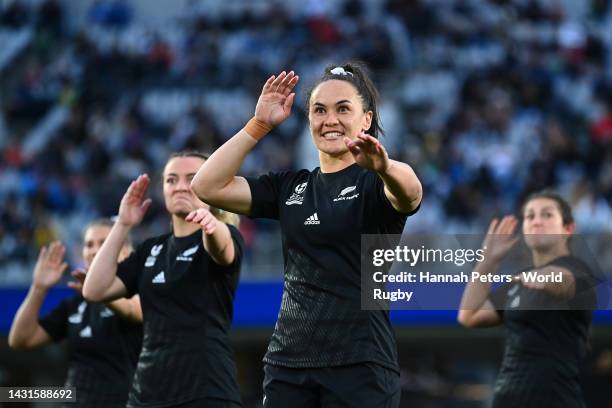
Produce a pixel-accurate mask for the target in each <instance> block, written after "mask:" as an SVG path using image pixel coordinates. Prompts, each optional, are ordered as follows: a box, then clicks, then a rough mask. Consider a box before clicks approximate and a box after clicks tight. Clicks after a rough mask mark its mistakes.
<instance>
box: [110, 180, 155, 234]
mask: <svg viewBox="0 0 612 408" xmlns="http://www.w3.org/2000/svg"><path fill="white" fill-rule="evenodd" d="M149 183H150V180H149V176H148V175H146V174H141V175H140V176H138V178H137V179H136V180H134V181H132V183H131V184H130V186H129V187H128V189H127V191H126V192H125V194H124V195H123V198H122V199H121V204H120V205H119V216H118V218H117V222H119V223H121V224H123V225H125V226H127V227H133V226H134V225H137V224H140V222H141V221H142V218H143V217H144V215H145V213H146V212H147V210H148V209H149V206H150V205H151V199H150V198H147V199H145V194H146V193H147V189H148V188H149Z"/></svg>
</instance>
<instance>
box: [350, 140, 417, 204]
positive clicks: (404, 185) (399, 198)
mask: <svg viewBox="0 0 612 408" xmlns="http://www.w3.org/2000/svg"><path fill="white" fill-rule="evenodd" d="M344 143H345V144H346V146H347V147H348V149H349V151H350V152H351V154H352V155H353V157H354V158H355V162H357V164H359V165H360V166H362V167H365V168H367V169H370V170H373V171H375V172H376V173H378V175H379V176H380V178H381V179H382V180H383V182H384V183H385V195H386V196H387V199H389V202H391V205H392V206H393V208H395V209H396V210H397V211H399V212H402V213H409V212H411V211H413V210H415V209H416V208H417V207H418V205H419V204H420V203H421V198H422V196H423V188H422V186H421V182H420V181H419V179H418V177H417V176H416V174H415V173H414V170H412V167H410V166H409V165H407V164H406V163H402V162H399V161H396V160H391V159H390V158H389V155H388V154H387V151H386V149H385V148H384V146H383V145H382V144H381V143H380V142H379V141H378V139H376V138H375V137H372V136H370V135H368V134H366V133H364V132H362V133H361V134H360V135H359V136H357V139H355V140H351V139H349V138H348V137H345V138H344Z"/></svg>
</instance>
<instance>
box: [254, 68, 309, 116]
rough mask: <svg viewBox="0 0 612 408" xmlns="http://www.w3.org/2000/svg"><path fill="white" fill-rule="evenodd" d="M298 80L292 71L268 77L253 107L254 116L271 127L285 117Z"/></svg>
mask: <svg viewBox="0 0 612 408" xmlns="http://www.w3.org/2000/svg"><path fill="white" fill-rule="evenodd" d="M298 80H299V77H298V76H297V75H295V73H294V72H293V71H290V72H289V73H288V74H287V73H286V72H285V71H283V72H281V73H280V74H279V75H278V76H275V75H272V76H271V77H270V78H268V80H267V81H266V83H265V84H264V86H263V89H262V91H261V95H259V100H258V101H257V106H256V107H255V118H256V119H257V120H260V121H262V122H263V123H265V124H267V125H269V126H271V127H274V126H277V125H278V124H280V123H282V122H283V121H284V120H285V119H287V118H288V117H289V114H291V107H292V106H293V100H294V98H295V93H293V88H294V87H295V85H296V84H297V83H298Z"/></svg>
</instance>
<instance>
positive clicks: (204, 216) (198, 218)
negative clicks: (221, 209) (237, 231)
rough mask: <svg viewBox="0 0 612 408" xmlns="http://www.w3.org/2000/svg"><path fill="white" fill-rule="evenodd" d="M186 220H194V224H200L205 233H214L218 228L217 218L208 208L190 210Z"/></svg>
mask: <svg viewBox="0 0 612 408" xmlns="http://www.w3.org/2000/svg"><path fill="white" fill-rule="evenodd" d="M185 221H188V222H192V223H194V224H200V228H202V231H204V233H205V234H208V235H212V234H213V233H214V232H215V230H216V229H217V223H218V222H219V221H218V220H217V218H216V217H215V216H214V215H212V213H211V212H210V211H209V210H208V209H206V208H198V209H197V210H193V211H192V212H190V213H189V214H188V215H187V217H185Z"/></svg>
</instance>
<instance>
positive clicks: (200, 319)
mask: <svg viewBox="0 0 612 408" xmlns="http://www.w3.org/2000/svg"><path fill="white" fill-rule="evenodd" d="M229 229H230V233H231V236H232V240H233V242H234V248H235V254H236V257H235V260H234V262H233V263H232V264H231V265H229V266H220V265H218V264H216V263H215V262H214V261H213V259H212V258H211V257H210V255H208V252H206V250H205V249H204V245H203V243H202V231H201V230H197V231H196V232H194V233H193V234H191V235H189V236H186V237H180V238H178V237H175V236H173V235H172V234H166V235H162V236H159V237H156V238H151V239H148V240H146V241H145V242H144V243H143V244H142V245H141V246H139V247H138V248H137V250H136V251H135V252H134V253H133V254H132V255H131V256H130V257H129V258H128V259H126V260H125V261H124V262H122V263H121V264H120V265H119V267H118V271H117V276H118V277H119V278H120V279H121V280H122V281H123V283H124V284H125V286H126V288H127V290H128V292H129V293H130V294H134V293H139V294H140V302H141V304H142V312H143V327H144V340H143V346H142V351H141V354H140V358H139V360H138V366H137V369H136V374H135V377H134V385H133V387H132V390H131V392H130V398H129V404H128V406H149V407H165V406H174V405H176V404H179V403H184V402H189V401H193V400H198V399H204V398H216V399H223V400H231V401H235V402H237V403H240V392H239V390H238V385H237V382H236V366H235V363H234V358H233V351H232V349H231V347H230V345H229V339H228V332H229V329H230V325H231V321H232V316H233V300H234V293H235V290H236V287H237V286H238V280H239V273H240V264H241V260H242V251H243V250H242V248H243V241H242V237H241V235H240V233H239V232H238V230H237V229H236V228H235V227H233V226H229Z"/></svg>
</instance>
